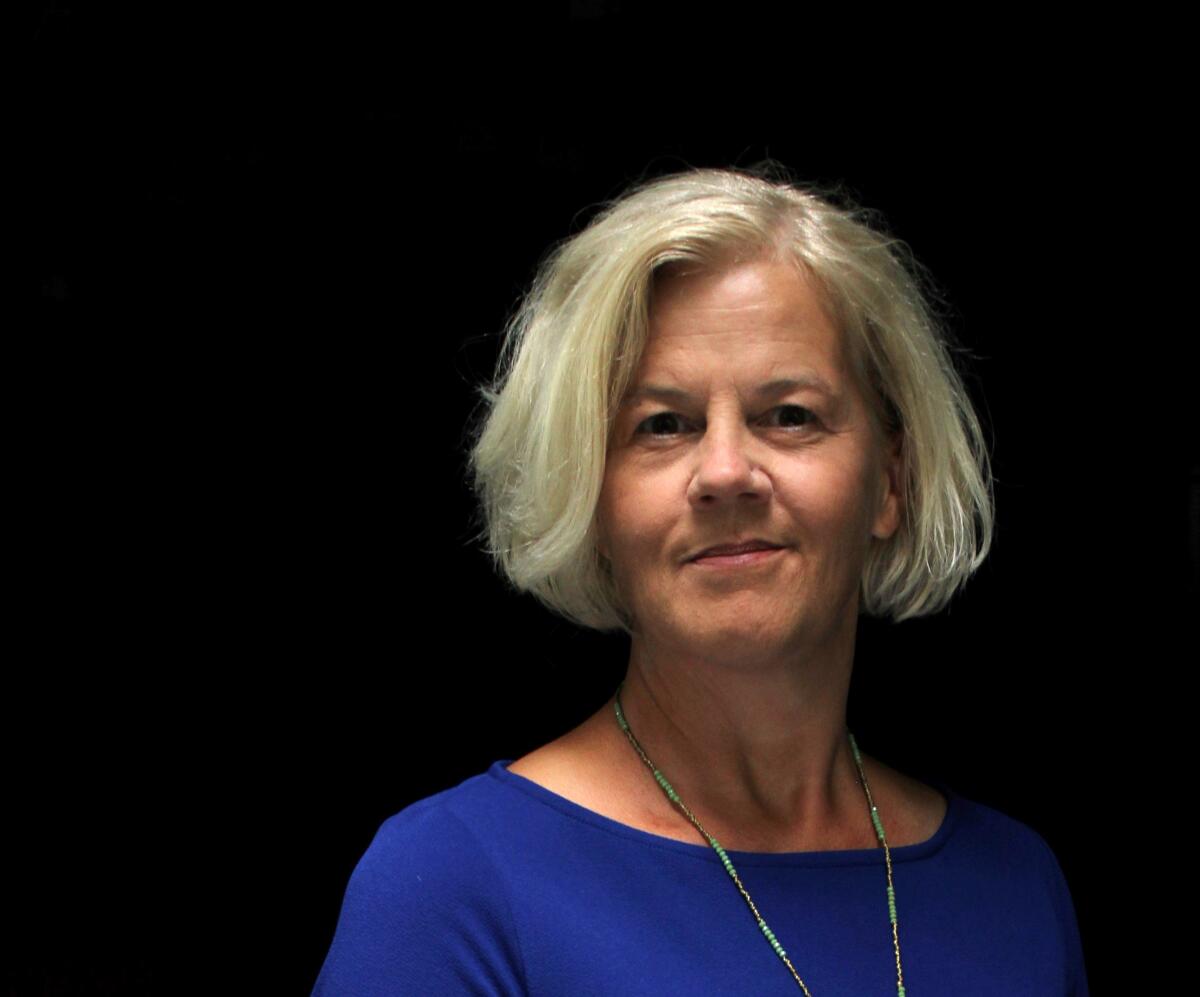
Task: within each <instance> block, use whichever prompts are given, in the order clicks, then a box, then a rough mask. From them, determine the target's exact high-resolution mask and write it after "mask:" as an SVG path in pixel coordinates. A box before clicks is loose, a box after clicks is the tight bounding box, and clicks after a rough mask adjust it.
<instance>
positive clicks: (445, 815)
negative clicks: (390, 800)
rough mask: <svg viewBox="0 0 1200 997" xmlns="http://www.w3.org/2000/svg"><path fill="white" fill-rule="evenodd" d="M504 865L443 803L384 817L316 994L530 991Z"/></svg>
mask: <svg viewBox="0 0 1200 997" xmlns="http://www.w3.org/2000/svg"><path fill="white" fill-rule="evenodd" d="M522 976H523V971H522V965H521V956H520V947H519V944H518V941H517V939H516V937H515V935H514V920H513V917H512V912H511V905H510V901H509V897H508V895H507V891H506V887H505V884H504V879H503V876H502V875H501V871H500V870H497V869H496V868H495V865H494V863H493V862H492V861H491V860H490V859H489V858H488V856H487V855H486V854H485V853H484V851H483V849H482V848H481V847H480V843H479V839H478V838H477V837H476V836H475V834H474V832H473V831H472V830H471V829H470V828H469V827H468V826H467V825H466V824H465V823H463V821H461V820H459V818H458V817H456V816H455V815H454V814H453V813H451V812H450V811H449V810H448V809H447V808H446V807H445V806H444V805H441V804H438V803H429V802H427V801H421V802H420V803H416V804H413V805H412V806H411V807H409V808H408V809H406V810H403V811H401V812H400V813H399V814H396V815H395V816H394V817H390V818H388V820H386V821H384V823H383V825H382V826H381V827H380V829H379V831H378V832H377V833H376V835H375V839H374V840H373V841H372V842H371V845H370V847H369V848H368V849H367V851H366V853H365V854H364V855H363V857H362V859H360V860H359V863H358V865H357V866H356V867H355V869H354V872H353V874H352V875H351V877H350V883H349V885H348V886H347V887H346V895H345V899H344V900H343V902H342V911H341V915H340V917H339V919H338V925H337V930H336V932H335V933H334V939H333V944H332V946H331V947H330V950H329V954H328V955H327V956H326V958H325V964H324V966H323V967H322V969H321V974H320V976H319V977H318V979H317V983H316V986H315V988H314V990H313V995H314V997H335V995H336V997H342V995H347V997H349V995H354V997H398V995H402V994H403V995H408V994H420V995H427V997H441V995H450V994H454V995H460V994H480V995H484V994H486V995H493V994H503V995H509V994H522V993H524V985H523V982H522Z"/></svg>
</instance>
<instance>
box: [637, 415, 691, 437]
mask: <svg viewBox="0 0 1200 997" xmlns="http://www.w3.org/2000/svg"><path fill="white" fill-rule="evenodd" d="M682 423H683V417H682V416H681V415H680V414H679V413H678V412H656V413H655V414H654V415H652V416H650V417H649V418H648V419H643V420H642V421H641V423H639V424H638V427H637V432H638V433H647V434H649V435H650V436H670V435H672V434H673V433H675V432H677V431H678V430H679V428H680V426H681V425H682Z"/></svg>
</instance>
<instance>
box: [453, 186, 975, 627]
mask: <svg viewBox="0 0 1200 997" xmlns="http://www.w3.org/2000/svg"><path fill="white" fill-rule="evenodd" d="M767 172H769V173H770V174H772V176H771V177H768V176H766V175H763V174H764V173H767ZM779 172H780V168H779V167H778V164H767V166H766V167H765V169H762V168H760V169H759V170H758V171H757V172H756V171H732V170H710V169H697V170H688V171H685V172H682V173H677V174H673V175H670V176H666V177H663V178H661V179H657V180H652V181H649V182H644V183H641V184H639V185H637V186H635V187H634V188H632V189H631V190H630V191H628V192H627V193H625V194H624V195H622V196H620V197H618V198H617V199H616V200H614V201H611V202H609V203H608V204H607V205H606V206H605V207H604V209H603V210H602V211H601V212H600V213H599V214H598V215H597V216H596V217H595V218H594V219H593V221H592V222H591V223H590V224H589V225H588V226H587V227H586V228H585V229H583V231H581V232H579V233H578V234H577V235H575V236H573V237H571V238H570V239H567V240H566V241H564V242H562V243H561V244H559V245H557V246H556V247H555V248H554V249H553V250H552V251H551V252H550V253H549V254H548V255H547V257H546V258H545V259H544V260H543V262H542V263H541V265H540V267H539V268H538V271H537V274H536V276H535V278H534V281H533V285H532V287H531V288H530V290H529V292H528V293H527V294H526V295H525V296H524V298H523V300H522V302H521V304H520V306H519V307H518V309H517V311H516V312H515V314H514V315H513V317H512V319H511V320H510V321H509V323H508V325H507V327H506V329H505V333H504V341H503V343H502V345H501V348H500V355H499V359H498V362H497V367H496V374H495V377H494V379H493V381H492V382H491V383H490V384H488V385H486V386H483V387H481V388H480V393H481V395H482V405H481V414H480V416H479V417H478V422H477V424H476V425H475V427H474V428H473V430H472V446H471V450H470V457H469V465H470V471H471V473H472V475H473V478H474V486H475V490H476V494H477V496H478V499H479V509H480V514H481V524H482V527H481V530H480V533H479V535H478V537H477V538H476V539H477V540H483V539H486V541H487V550H488V552H489V554H490V555H491V556H492V558H493V559H494V561H495V563H496V566H497V568H498V570H500V571H501V573H502V574H503V575H504V576H506V577H507V578H508V579H509V581H510V582H511V584H512V585H513V586H514V587H515V588H516V589H517V590H518V591H523V592H531V593H533V595H534V596H536V597H537V598H538V599H539V600H540V601H541V602H542V603H543V604H545V605H546V606H547V607H549V608H550V609H552V610H554V611H555V612H557V613H560V614H562V615H563V616H565V617H567V618H568V619H570V620H573V621H575V622H576V623H579V624H581V625H583V626H585V627H592V628H595V629H598V630H614V629H621V630H625V631H626V632H632V629H633V625H634V623H633V620H632V617H631V614H630V611H629V608H628V607H627V606H626V605H625V604H624V603H623V600H622V598H621V596H620V595H619V593H618V591H617V589H616V586H615V584H614V581H613V576H612V572H611V567H610V565H609V563H608V561H607V559H606V558H605V557H604V556H603V555H601V554H600V552H599V550H598V549H597V544H596V539H597V533H596V524H595V513H596V508H597V502H598V500H599V497H600V491H601V486H602V484H603V481H604V466H605V453H606V450H607V444H608V438H609V433H610V431H611V429H612V426H613V420H614V416H615V415H616V412H617V410H618V408H619V406H620V402H621V399H622V398H623V397H624V394H625V391H626V390H627V388H628V387H629V385H630V382H631V380H632V378H633V376H634V374H635V372H636V370H637V367H638V364H639V361H640V359H641V356H642V350H643V347H644V346H645V344H646V340H647V335H648V329H649V314H650V306H651V299H652V293H653V286H654V278H655V275H656V274H657V273H659V272H660V271H662V270H663V268H664V267H668V266H671V267H672V269H673V268H674V266H675V265H678V264H683V265H687V266H689V268H690V267H691V266H699V267H720V266H723V265H726V264H728V263H730V262H733V261H743V260H755V259H785V260H787V259H790V260H791V261H793V262H794V263H795V264H796V265H797V266H798V267H800V268H801V270H802V271H803V272H805V273H807V274H808V275H810V276H811V277H812V278H815V280H816V282H817V286H818V287H820V288H821V289H822V291H823V294H824V296H825V298H826V302H827V304H828V306H829V307H830V308H831V314H832V315H833V316H834V317H835V319H836V321H837V322H838V324H839V326H840V328H841V331H842V335H843V341H844V344H845V345H846V346H847V349H848V356H849V359H850V363H851V367H852V370H853V371H854V373H855V374H856V376H858V378H859V379H860V380H859V383H860V385H863V386H865V387H866V388H867V389H868V390H867V396H868V397H869V398H870V400H871V402H872V404H873V405H874V406H875V412H874V418H875V425H876V429H877V430H882V431H884V432H886V433H887V434H897V433H898V434H900V436H901V440H902V453H903V495H904V520H903V522H902V524H901V526H900V528H899V529H898V530H897V531H896V532H895V533H894V534H893V535H892V536H891V537H889V538H888V539H886V540H878V539H873V540H872V547H871V548H870V549H869V551H868V554H867V559H866V562H865V564H864V568H863V575H862V581H861V585H860V590H859V595H860V598H859V607H860V611H861V612H864V613H867V614H870V615H872V616H881V617H889V618H891V619H892V620H894V621H897V622H898V621H900V620H904V619H908V618H909V617H916V616H923V615H927V614H930V613H934V612H936V611H938V610H939V609H941V608H942V607H943V606H945V604H946V603H947V602H949V600H950V598H951V596H952V595H953V594H954V593H955V591H956V590H957V589H958V588H959V587H960V586H961V585H962V584H963V583H964V582H965V581H966V579H967V578H968V577H970V575H971V574H972V573H973V572H974V571H975V569H976V568H978V566H979V565H980V564H981V563H982V561H983V559H984V557H985V556H986V554H987V551H988V548H989V547H990V546H991V538H992V524H993V518H994V497H993V488H992V478H991V472H990V467H989V458H988V453H987V448H986V446H985V445H984V441H983V434H982V432H981V430H980V425H979V420H978V418H977V417H976V415H975V412H974V410H973V409H972V407H971V402H970V399H969V398H968V396H967V392H966V390H965V387H964V385H963V381H962V379H961V377H960V375H959V374H958V372H957V371H956V369H955V366H954V363H953V361H952V357H951V349H952V347H951V345H950V341H949V339H948V336H947V334H946V333H945V331H944V330H943V329H942V328H941V326H940V324H939V323H938V322H937V321H936V320H935V318H934V315H933V310H932V308H931V307H930V305H929V303H928V301H927V298H926V295H925V294H924V293H922V291H921V280H920V274H921V273H922V271H921V270H920V269H919V267H918V265H917V264H916V263H915V261H913V260H912V257H911V254H910V253H909V252H908V250H907V247H906V246H904V244H903V243H900V242H899V241H897V240H895V239H893V238H890V237H889V236H887V235H886V234H884V233H883V231H882V227H881V225H878V224H877V225H875V226H874V227H873V226H872V225H871V224H869V223H868V218H869V217H870V216H868V215H867V213H866V212H864V211H863V210H862V209H859V208H855V207H853V206H851V207H839V206H837V205H835V204H834V203H833V202H832V200H831V199H830V197H829V196H821V195H818V194H817V193H815V192H814V191H813V190H812V189H806V188H804V187H801V186H800V185H798V184H796V183H794V182H790V181H788V180H786V179H783V180H781V179H775V177H776V176H778V174H779Z"/></svg>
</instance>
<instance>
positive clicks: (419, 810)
mask: <svg viewBox="0 0 1200 997" xmlns="http://www.w3.org/2000/svg"><path fill="white" fill-rule="evenodd" d="M485 396H486V398H487V401H488V410H487V412H486V417H485V419H484V420H483V421H482V424H481V431H480V433H479V436H478V440H477V442H476V445H475V448H474V451H473V454H472V457H473V467H474V470H475V474H476V481H477V485H478V489H479V493H480V496H481V501H482V508H483V511H484V516H485V519H486V523H487V529H488V536H489V541H490V549H491V551H492V552H493V554H494V555H495V557H496V559H497V562H498V564H499V566H500V567H501V568H502V569H503V572H504V573H505V575H506V576H507V577H508V578H509V579H510V580H511V581H512V582H513V584H514V585H516V586H517V587H518V588H519V589H522V590H525V591H529V592H532V593H533V594H534V595H535V596H537V597H538V598H539V599H540V600H541V601H543V602H544V603H545V604H546V605H547V606H549V607H550V608H551V609H553V610H555V611H556V612H559V613H561V614H563V615H565V616H567V617H568V618H570V619H572V620H574V621H576V622H578V623H581V624H583V625H585V626H588V627H595V628H597V629H612V628H618V627H619V628H622V629H624V630H625V631H627V632H628V633H629V635H630V654H629V663H628V669H627V672H626V677H625V679H624V681H623V682H622V683H621V685H620V687H619V688H618V689H617V691H616V693H615V694H614V696H613V698H612V699H611V700H610V701H609V702H608V703H606V704H605V705H604V706H603V707H602V708H601V709H600V710H598V711H597V712H596V713H595V714H594V715H593V716H592V717H591V718H590V719H588V720H587V721H586V722H585V723H583V724H582V725H581V726H579V727H578V728H576V729H575V730H572V731H571V732H569V733H568V734H566V735H564V736H563V737H561V738H559V739H558V740H556V741H553V742H552V743H550V744H547V745H545V746H544V747H541V748H539V749H538V750H536V751H534V752H532V753H531V754H528V755H526V756H525V757H523V758H520V759H518V760H516V761H515V762H512V763H511V764H508V765H506V764H504V763H503V762H496V763H495V764H494V765H493V766H492V767H491V768H490V769H489V771H488V772H486V773H484V774H481V775H478V776H476V777H474V778H472V779H469V780H467V781H466V782H464V783H463V784H461V785H459V786H457V787H455V788H453V789H449V790H446V791H445V792H442V793H439V794H437V795H435V796H432V797H430V798H428V799H425V800H422V801H420V802H418V803H415V804H413V805H412V806H410V807H408V808H407V809H405V810H404V811H402V812H401V813H399V814H397V815H396V816H394V817H393V818H391V819H390V820H388V821H386V822H385V823H384V825H383V826H382V827H381V829H380V830H379V833H378V835H377V836H376V838H375V840H374V842H373V843H372V845H371V847H370V848H369V849H368V851H367V853H366V854H365V855H364V856H363V858H362V860H361V862H360V863H359V865H358V867H357V868H356V870H355V872H354V875H353V876H352V878H351V881H350V884H349V887H348V889H347V893H346V898H345V901H344V905H343V909H342V914H341V919H340V921H339V924H338V928H337V933H336V936H335V938H334V942H333V946H332V948H331V950H330V952H329V955H328V957H327V959H326V962H325V966H324V968H323V970H322V973H321V976H320V978H319V979H318V981H317V985H316V989H315V991H314V992H315V993H316V994H322V995H326V994H351V993H354V994H365V993H371V994H392V993H395V994H407V993H412V994H417V993H420V994H459V993H472V994H564V995H565V994H624V995H628V994H656V995H657V994H667V993H670V994H705V995H707V994H739V995H742V994H755V995H761V994H785V993H795V992H797V991H802V992H803V993H805V994H811V995H816V997H821V995H835V994H836V995H845V994H855V995H858V994H869V993H887V992H895V993H898V994H900V995H901V997H904V995H905V994H906V993H908V994H912V995H914V997H930V995H934V994H938V995H941V994H946V995H950V994H953V995H957V997H961V995H965V994H971V995H976V997H979V995H989V994H997V995H999V994H1004V995H1005V997H1012V995H1014V994H1029V995H1034V994H1038V995H1042V994H1045V995H1049V994H1055V995H1058V994H1076V995H1078V994H1086V993H1087V983H1086V979H1085V974H1084V969H1083V964H1082V956H1081V951H1080V944H1079V937H1078V930H1077V927H1076V923H1075V917H1074V912H1073V908H1072V904H1071V899H1070V896H1069V893H1068V890H1067V887H1066V884H1065V881H1064V879H1063V876H1062V873H1061V871H1060V869H1059V867H1058V864H1057V862H1056V860H1055V858H1054V856H1053V855H1052V853H1051V852H1050V850H1049V848H1048V847H1047V846H1046V845H1045V843H1044V842H1043V841H1042V839H1041V838H1040V837H1039V836H1038V835H1037V834H1036V833H1035V832H1033V831H1032V830H1031V829H1029V828H1027V827H1025V826H1024V825H1022V824H1020V823H1018V822H1016V821H1014V820H1012V819H1011V818H1008V817H1005V816H1003V815H1001V814H999V813H997V812H996V811H994V810H991V809H989V808H987V807H984V806H981V805H978V804H975V803H972V802H970V801H967V800H965V799H962V798H960V797H958V796H956V795H955V794H954V793H953V792H952V791H951V790H949V789H948V788H947V787H941V788H940V789H939V788H936V787H933V786H929V785H926V784H924V783H922V782H920V781H917V780H915V779H913V778H910V777H908V776H905V775H903V774H902V773H900V772H897V771H895V770H893V769H891V768H889V767H887V766H885V765H883V764H882V763H880V762H878V761H877V760H875V759H874V758H872V757H870V756H868V755H865V754H863V753H861V752H860V751H859V750H858V747H857V744H856V742H855V741H854V739H853V737H852V735H851V734H850V732H849V731H848V730H847V728H846V702H847V695H848V689H849V682H850V675H851V669H852V666H853V659H854V644H855V633H856V626H857V619H858V615H859V613H860V612H868V613H871V614H874V615H878V616H886V617H890V618H892V619H894V620H897V621H898V620H903V619H907V618H909V617H914V616H920V615H925V614H928V613H932V612H935V611H936V610H938V609H939V608H941V607H942V606H944V605H945V604H946V602H947V601H948V600H949V598H950V597H951V595H952V594H953V593H954V591H955V590H956V589H957V588H958V587H959V586H960V585H962V584H963V582H964V581H965V580H966V579H967V578H968V577H969V576H970V574H971V573H972V572H973V571H974V570H975V569H976V568H977V567H978V565H979V564H980V562H981V561H982V559H983V557H984V556H985V554H986V552H987V549H988V546H989V543H990V538H991V523H992V510H991V502H992V500H991V488H990V477H989V471H988V461H987V456H986V451H985V449H984V446H983V444H982V438H981V433H980V429H979V425H978V422H977V419H976V417H975V415H974V413H973V412H972V410H971V406H970V403H969V401H968V399H967V396H966V393H965V391H964V389H963V386H962V383H961V380H960V378H959V376H958V374H957V373H956V372H955V369H954V366H953V364H952V362H951V361H950V358H949V353H948V350H947V348H946V346H945V345H944V342H943V340H942V338H941V337H940V335H939V334H938V332H937V330H936V328H935V325H934V323H933V322H932V321H931V319H930V316H929V313H928V311H927V309H926V307H925V306H924V304H923V302H922V298H921V295H920V293H919V291H918V288H917V284H916V282H915V281H914V280H913V278H912V277H911V276H910V274H909V271H908V269H907V268H906V266H905V265H904V264H903V261H902V257H901V256H900V254H899V250H898V248H897V247H896V245H895V244H894V243H893V242H892V241H890V240H889V239H887V238H885V237H884V236H882V235H880V234H879V233H878V232H876V231H874V230H873V229H871V228H870V227H868V226H867V225H866V224H864V223H863V222H862V221H861V220H860V218H859V216H858V215H857V214H856V213H855V212H852V211H846V210H843V209H839V208H837V207H835V206H834V205H832V204H831V203H829V202H828V201H826V200H824V199H822V198H820V197H818V196H816V195H814V194H812V193H809V192H806V191H804V190H801V189H799V188H797V187H795V186H792V185H789V184H786V183H780V182H775V181H772V180H768V179H764V178H762V177H758V176H754V175H750V174H743V173H736V172H729V171H713V170H697V171H689V172H686V173H682V174H679V175H675V176H670V177H666V178H664V179H661V180H657V181H654V182H651V183H648V184H645V185H643V186H642V187H640V188H639V189H636V190H634V191H632V192H631V193H629V194H627V195H625V196H624V197H622V198H621V199H619V200H618V201H616V202H615V203H613V204H612V205H610V206H609V207H608V208H607V210H605V211H604V213H603V214H601V215H600V216H599V217H598V218H596V220H595V221H593V222H592V224H591V225H589V226H588V228H587V229H586V230H584V231H583V232H581V233H580V234H578V235H577V236H575V237H574V238H572V239H571V240H569V241H567V242H566V243H564V244H563V245H561V246H560V247H559V248H558V249H557V250H556V251H555V253H554V254H553V255H552V256H551V257H550V258H549V259H548V260H547V261H546V262H545V264H544V265H543V267H542V269H541V271H540V272H539V275H538V277H537V279H536V281H535V283H534V286H533V288H532V290H531V292H530V294H529V295H528V297H527V298H526V300H525V303H524V305H523V307H522V309H521V310H520V312H519V313H518V315H517V316H516V318H515V319H514V322H513V323H512V325H511V327H510V329H509V330H508V336H507V338H506V341H505V349H504V351H503V353H502V356H501V362H500V373H499V376H498V377H497V381H496V383H495V385H493V387H492V388H491V389H489V390H487V391H486V392H485Z"/></svg>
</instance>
